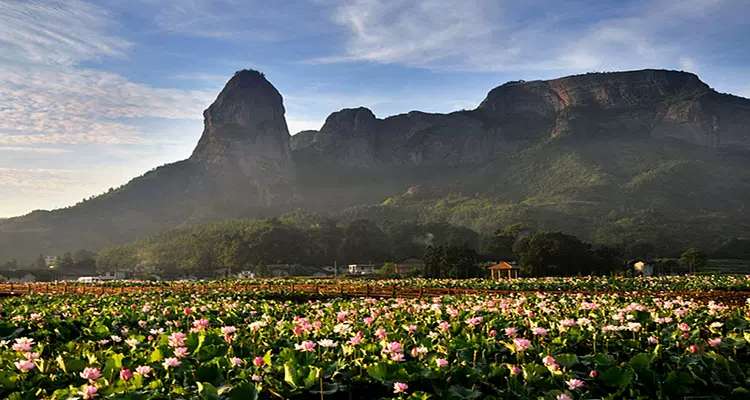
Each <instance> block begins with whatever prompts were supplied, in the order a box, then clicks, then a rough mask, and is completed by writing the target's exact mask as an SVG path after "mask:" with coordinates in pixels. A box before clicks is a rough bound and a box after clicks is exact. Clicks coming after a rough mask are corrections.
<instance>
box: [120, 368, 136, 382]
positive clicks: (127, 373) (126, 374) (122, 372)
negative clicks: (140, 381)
mask: <svg viewBox="0 0 750 400" xmlns="http://www.w3.org/2000/svg"><path fill="white" fill-rule="evenodd" d="M132 377H133V373H132V372H130V370H129V369H122V370H120V379H122V380H124V381H128V380H130V378H132Z"/></svg>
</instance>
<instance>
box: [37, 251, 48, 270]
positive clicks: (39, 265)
mask: <svg viewBox="0 0 750 400" xmlns="http://www.w3.org/2000/svg"><path fill="white" fill-rule="evenodd" d="M34 267H36V268H38V269H44V268H47V262H46V261H45V260H44V256H43V255H42V254H40V255H39V256H37V258H36V260H34Z"/></svg>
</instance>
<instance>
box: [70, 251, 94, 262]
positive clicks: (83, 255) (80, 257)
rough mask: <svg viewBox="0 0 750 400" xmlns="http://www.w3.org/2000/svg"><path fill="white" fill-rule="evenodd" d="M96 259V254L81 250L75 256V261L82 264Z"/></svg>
mask: <svg viewBox="0 0 750 400" xmlns="http://www.w3.org/2000/svg"><path fill="white" fill-rule="evenodd" d="M95 257H96V253H92V252H90V251H88V250H84V249H80V250H78V251H76V252H75V254H73V261H75V262H76V263H80V262H83V261H88V260H93V259H94V258H95Z"/></svg>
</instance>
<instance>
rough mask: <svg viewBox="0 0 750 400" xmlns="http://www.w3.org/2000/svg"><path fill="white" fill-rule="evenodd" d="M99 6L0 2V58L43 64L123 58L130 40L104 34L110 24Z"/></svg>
mask: <svg viewBox="0 0 750 400" xmlns="http://www.w3.org/2000/svg"><path fill="white" fill-rule="evenodd" d="M113 23H114V21H113V20H112V19H111V17H110V16H109V14H108V13H107V12H106V11H105V10H104V9H102V8H100V7H97V6H95V5H92V4H90V3H87V2H84V1H81V0H44V1H43V0H9V1H2V2H0V55H2V56H0V58H5V57H13V58H16V59H17V58H23V59H26V60H29V61H32V62H37V63H45V64H63V65H70V64H75V63H76V62H78V61H80V60H91V59H97V58H101V57H122V56H124V53H125V51H126V50H127V49H128V47H130V43H129V42H127V41H125V40H122V39H120V38H117V37H114V36H110V35H106V34H103V33H104V31H105V29H106V28H107V26H109V25H111V24H113Z"/></svg>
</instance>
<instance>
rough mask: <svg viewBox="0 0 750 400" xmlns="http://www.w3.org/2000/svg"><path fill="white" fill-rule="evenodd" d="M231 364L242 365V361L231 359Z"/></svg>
mask: <svg viewBox="0 0 750 400" xmlns="http://www.w3.org/2000/svg"><path fill="white" fill-rule="evenodd" d="M229 362H230V363H232V365H233V366H235V367H236V366H238V365H242V359H241V358H237V357H232V358H230V359H229Z"/></svg>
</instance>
